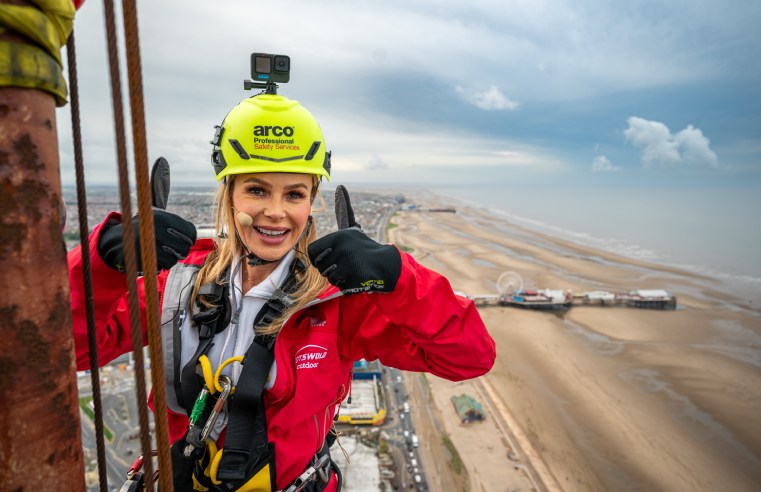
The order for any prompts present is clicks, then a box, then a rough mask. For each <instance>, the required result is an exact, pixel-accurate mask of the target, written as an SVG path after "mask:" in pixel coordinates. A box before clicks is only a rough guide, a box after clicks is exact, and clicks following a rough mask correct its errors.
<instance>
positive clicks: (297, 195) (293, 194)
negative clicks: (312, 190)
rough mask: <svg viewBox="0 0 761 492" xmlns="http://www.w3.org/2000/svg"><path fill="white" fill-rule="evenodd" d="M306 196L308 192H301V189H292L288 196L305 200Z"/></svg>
mask: <svg viewBox="0 0 761 492" xmlns="http://www.w3.org/2000/svg"><path fill="white" fill-rule="evenodd" d="M304 197H306V194H304V193H302V192H300V191H291V192H290V193H288V198H290V199H291V200H303V199H304Z"/></svg>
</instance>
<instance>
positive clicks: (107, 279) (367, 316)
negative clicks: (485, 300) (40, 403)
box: [68, 214, 496, 488]
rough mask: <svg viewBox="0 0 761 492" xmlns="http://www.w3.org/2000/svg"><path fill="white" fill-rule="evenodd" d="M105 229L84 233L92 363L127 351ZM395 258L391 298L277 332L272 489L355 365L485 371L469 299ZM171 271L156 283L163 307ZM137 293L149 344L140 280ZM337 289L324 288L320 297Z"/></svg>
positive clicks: (120, 286) (178, 422)
mask: <svg viewBox="0 0 761 492" xmlns="http://www.w3.org/2000/svg"><path fill="white" fill-rule="evenodd" d="M117 217H118V215H115V214H112V215H111V216H109V218H117ZM102 227H103V225H102V224H101V225H99V226H97V227H96V228H95V230H94V231H93V233H92V235H91V236H90V241H91V242H90V256H91V263H92V277H93V291H94V293H95V294H94V297H95V299H94V301H95V325H96V329H97V338H98V359H99V365H103V364H106V363H108V362H109V361H111V360H113V359H114V358H116V357H118V356H119V355H122V354H124V353H126V352H129V351H131V350H132V347H131V342H130V335H129V333H130V325H129V308H128V301H127V291H126V281H125V277H124V275H123V274H121V273H119V272H117V271H115V270H113V269H111V268H109V267H108V266H106V265H105V264H104V263H103V260H102V259H101V258H100V256H99V255H98V251H97V240H98V238H99V235H100V230H101V228H102ZM212 248H213V242H212V241H211V240H199V241H198V242H197V243H196V245H195V246H194V247H193V249H192V250H191V253H190V254H189V255H188V258H187V259H186V260H184V262H186V263H191V264H201V263H203V260H204V258H205V257H206V255H208V253H209V252H210V251H211V250H212ZM401 257H402V273H401V276H400V278H399V281H398V282H397V285H396V289H395V290H394V292H392V293H387V294H383V293H375V294H366V293H364V294H355V295H348V296H337V297H334V298H331V299H329V300H326V301H324V302H321V303H317V304H314V305H311V306H309V307H307V308H305V309H303V310H301V311H299V312H297V313H296V314H295V315H294V316H292V317H291V318H290V319H289V320H288V321H287V322H286V324H285V325H284V326H283V328H282V330H281V331H280V333H279V334H278V337H277V342H276V344H275V361H276V365H277V378H276V379H275V384H274V387H273V388H272V389H271V390H269V391H268V394H267V398H266V399H265V403H266V416H267V423H268V429H267V430H268V438H269V440H270V441H271V442H273V443H274V444H275V463H276V473H277V478H276V479H277V484H278V488H285V487H286V486H287V485H288V484H290V483H291V482H292V481H293V480H294V479H295V478H296V477H298V476H299V474H301V472H303V471H304V469H305V468H306V467H307V466H308V462H309V460H310V459H311V458H312V457H313V456H314V454H315V452H316V451H317V450H318V449H319V448H320V447H321V446H322V443H323V441H324V440H325V436H326V434H327V432H328V430H329V429H330V426H331V424H332V423H333V416H334V415H335V413H336V408H337V405H339V404H340V402H341V401H342V400H343V399H344V398H345V396H346V395H347V393H348V389H349V388H348V386H349V384H350V371H351V368H352V365H353V363H354V361H357V360H359V359H362V358H364V359H366V360H370V361H371V360H375V359H378V360H380V362H381V363H382V364H383V365H386V366H389V367H395V368H398V369H402V370H405V371H419V372H429V373H432V374H435V375H436V376H440V377H442V378H446V379H449V380H452V381H460V380H464V379H470V378H474V377H477V376H480V375H482V374H485V373H486V372H487V371H489V370H490V369H491V367H492V365H493V364H494V358H495V356H496V350H495V345H494V340H493V339H492V338H491V336H490V335H489V334H488V332H487V331H486V328H485V326H484V324H483V321H482V320H481V318H480V316H479V314H478V311H477V310H476V308H475V306H474V304H473V302H472V301H470V300H468V299H465V298H463V297H459V296H456V295H455V294H454V293H453V291H452V288H451V286H450V285H449V282H448V281H447V279H446V278H444V277H442V276H441V275H439V274H437V273H435V272H433V271H432V270H429V269H427V268H425V267H423V266H421V265H419V264H418V263H417V262H416V261H415V260H414V258H412V256H410V255H408V254H406V253H401ZM68 263H69V278H70V283H71V299H72V317H73V324H74V337H75V341H76V351H77V369H78V370H85V369H88V368H89V359H88V350H87V324H86V318H85V300H84V291H83V286H82V285H83V284H82V264H81V251H80V248H79V247H77V248H75V249H74V250H72V251H71V252H70V253H69V257H68ZM168 273H169V272H168V271H162V272H160V273H159V276H158V288H159V296H160V300H162V299H163V297H162V295H163V291H164V285H165V282H166V278H167V275H168ZM138 289H139V293H140V296H139V298H140V306H141V318H142V320H141V321H142V326H143V341H144V343H147V337H146V331H145V313H144V308H145V305H144V295H143V282H142V279H138ZM336 292H337V289H336V288H335V287H333V286H329V287H328V288H327V289H326V290H325V292H323V294H322V295H321V296H320V298H325V297H329V296H331V294H336ZM310 346H318V347H321V348H320V349H318V350H319V351H320V354H319V355H315V356H313V357H303V356H304V355H305V354H307V353H309V352H310V350H312V347H310ZM322 348H327V350H326V351H323V350H322ZM165 349H166V347H165ZM323 352H324V353H323ZM305 360H309V362H310V363H307V364H304V361H305ZM187 428H188V418H187V416H186V415H180V414H176V413H174V412H171V411H170V412H169V435H170V439H171V440H172V442H174V441H175V440H177V439H179V438H181V437H183V436H184V434H185V432H186V431H187Z"/></svg>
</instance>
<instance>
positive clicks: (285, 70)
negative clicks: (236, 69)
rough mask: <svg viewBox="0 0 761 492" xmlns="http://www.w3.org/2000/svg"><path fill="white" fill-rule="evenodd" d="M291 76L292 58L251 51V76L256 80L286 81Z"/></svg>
mask: <svg viewBox="0 0 761 492" xmlns="http://www.w3.org/2000/svg"><path fill="white" fill-rule="evenodd" d="M290 77H291V58H290V57H288V56H286V55H270V54H267V53H251V78H253V79H254V82H275V83H282V84H284V83H286V82H288V80H289V79H290Z"/></svg>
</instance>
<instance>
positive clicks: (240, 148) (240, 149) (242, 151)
mask: <svg viewBox="0 0 761 492" xmlns="http://www.w3.org/2000/svg"><path fill="white" fill-rule="evenodd" d="M230 145H232V146H233V149H235V152H237V153H238V155H239V156H240V158H241V159H250V157H249V155H248V152H246V149H244V148H243V146H242V145H241V144H240V142H238V141H237V140H235V139H233V138H231V139H230Z"/></svg>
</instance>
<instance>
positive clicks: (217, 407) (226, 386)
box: [201, 376, 233, 443]
mask: <svg viewBox="0 0 761 492" xmlns="http://www.w3.org/2000/svg"><path fill="white" fill-rule="evenodd" d="M219 383H220V384H221V385H222V392H221V393H220V394H219V398H217V402H216V403H215V404H214V408H212V410H211V413H210V414H209V418H208V419H206V425H204V426H203V430H202V431H201V442H202V443H206V440H207V439H208V438H209V435H210V434H211V430H212V429H213V428H214V424H215V423H216V422H217V419H218V418H219V414H220V413H222V409H223V408H224V406H225V401H227V397H228V396H230V393H231V392H232V389H233V383H232V381H231V380H230V378H229V377H227V376H219Z"/></svg>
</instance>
